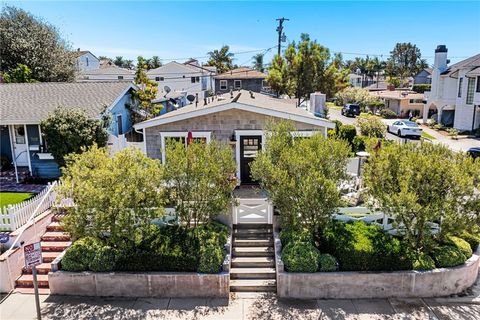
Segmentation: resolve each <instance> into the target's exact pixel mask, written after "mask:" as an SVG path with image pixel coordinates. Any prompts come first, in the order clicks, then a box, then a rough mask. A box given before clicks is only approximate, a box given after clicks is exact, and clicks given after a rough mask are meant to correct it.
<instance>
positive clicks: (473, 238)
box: [459, 232, 480, 251]
mask: <svg viewBox="0 0 480 320" xmlns="http://www.w3.org/2000/svg"><path fill="white" fill-rule="evenodd" d="M459 236H460V238H462V239H463V240H465V241H467V242H468V244H469V245H470V248H471V249H472V251H476V250H477V248H478V246H479V245H480V235H478V234H475V233H468V232H462V234H460V235H459Z"/></svg>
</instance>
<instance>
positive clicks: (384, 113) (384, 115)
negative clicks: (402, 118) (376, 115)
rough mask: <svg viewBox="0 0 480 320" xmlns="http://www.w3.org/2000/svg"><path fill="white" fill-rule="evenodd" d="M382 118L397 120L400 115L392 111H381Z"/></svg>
mask: <svg viewBox="0 0 480 320" xmlns="http://www.w3.org/2000/svg"><path fill="white" fill-rule="evenodd" d="M380 116H381V117H382V118H385V119H396V118H398V115H397V113H396V112H395V111H393V110H391V109H383V110H381V111H380Z"/></svg>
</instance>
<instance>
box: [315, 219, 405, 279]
mask: <svg viewBox="0 0 480 320" xmlns="http://www.w3.org/2000/svg"><path fill="white" fill-rule="evenodd" d="M320 244H321V245H320V250H321V251H322V252H328V253H330V254H333V255H334V256H335V257H336V258H337V259H338V262H339V264H340V270H342V271H381V270H383V271H390V270H410V269H411V267H412V262H411V259H409V258H408V254H407V253H406V249H405V248H404V246H402V244H401V242H400V241H399V240H398V239H397V238H394V237H392V236H391V235H389V234H388V233H386V232H385V231H383V230H382V229H381V228H380V227H378V226H376V225H374V224H370V225H369V224H366V223H364V222H362V221H355V222H346V223H345V222H341V221H334V222H332V224H331V226H330V227H329V228H327V229H326V230H324V231H323V234H322V239H321V241H320Z"/></svg>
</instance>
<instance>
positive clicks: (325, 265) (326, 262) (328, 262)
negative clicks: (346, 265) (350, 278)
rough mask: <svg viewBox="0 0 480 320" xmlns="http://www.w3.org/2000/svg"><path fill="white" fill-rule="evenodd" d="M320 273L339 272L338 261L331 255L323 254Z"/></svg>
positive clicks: (320, 260) (320, 259)
mask: <svg viewBox="0 0 480 320" xmlns="http://www.w3.org/2000/svg"><path fill="white" fill-rule="evenodd" d="M319 264H320V272H333V271H337V266H338V262H337V259H336V258H335V257H334V256H332V255H331V254H328V253H326V254H321V255H320V257H319Z"/></svg>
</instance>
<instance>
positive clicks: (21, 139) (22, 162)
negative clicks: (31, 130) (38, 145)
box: [12, 124, 28, 166]
mask: <svg viewBox="0 0 480 320" xmlns="http://www.w3.org/2000/svg"><path fill="white" fill-rule="evenodd" d="M12 142H13V150H14V155H13V156H14V158H15V159H16V160H15V161H16V163H17V166H28V155H27V152H28V150H27V134H26V132H25V126H24V125H17V124H16V125H14V126H13V141H12Z"/></svg>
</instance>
